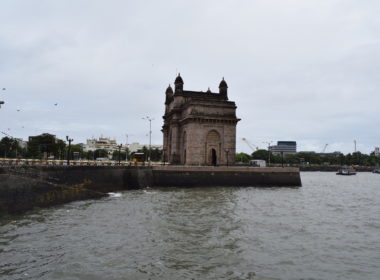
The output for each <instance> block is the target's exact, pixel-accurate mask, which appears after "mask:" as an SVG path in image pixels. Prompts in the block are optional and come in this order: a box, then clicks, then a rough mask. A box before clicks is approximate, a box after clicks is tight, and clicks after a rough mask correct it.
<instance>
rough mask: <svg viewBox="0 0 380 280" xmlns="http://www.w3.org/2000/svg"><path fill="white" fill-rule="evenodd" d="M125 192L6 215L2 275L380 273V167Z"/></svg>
mask: <svg viewBox="0 0 380 280" xmlns="http://www.w3.org/2000/svg"><path fill="white" fill-rule="evenodd" d="M302 181H303V185H304V186H303V187H302V188H266V189H262V188H253V187H252V188H251V187H250V188H214V187H212V188H211V187H210V188H191V189H183V188H170V189H157V190H154V189H148V190H137V191H126V192H123V193H121V194H113V195H112V196H111V197H109V198H105V199H102V200H95V201H81V202H74V203H70V204H67V205H63V206H58V207H54V208H49V209H43V210H36V211H32V212H29V213H27V214H25V215H22V216H17V217H12V218H6V219H5V218H3V219H2V220H0V279H7V280H8V279H91V280H96V279H111V280H112V279H345V280H347V279H376V280H377V279H380V268H379V266H380V242H379V241H380V175H379V174H370V173H359V174H358V175H356V176H347V177H345V176H336V175H335V174H334V173H319V172H317V173H303V174H302Z"/></svg>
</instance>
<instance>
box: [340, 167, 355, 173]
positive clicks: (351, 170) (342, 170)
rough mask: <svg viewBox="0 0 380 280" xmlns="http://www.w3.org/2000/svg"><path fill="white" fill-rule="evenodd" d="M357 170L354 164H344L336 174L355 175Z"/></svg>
mask: <svg viewBox="0 0 380 280" xmlns="http://www.w3.org/2000/svg"><path fill="white" fill-rule="evenodd" d="M355 174H356V170H355V169H354V168H353V167H352V166H342V167H341V168H339V170H338V172H337V173H336V175H355Z"/></svg>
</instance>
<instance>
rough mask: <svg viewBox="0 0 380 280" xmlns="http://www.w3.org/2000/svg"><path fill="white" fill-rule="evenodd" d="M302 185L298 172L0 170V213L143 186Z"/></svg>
mask: <svg viewBox="0 0 380 280" xmlns="http://www.w3.org/2000/svg"><path fill="white" fill-rule="evenodd" d="M194 186H197V187H202V186H257V187H266V186H301V178H300V173H299V169H298V168H259V167H233V166H231V167H209V166H202V167H197V166H154V167H114V166H104V167H96V166H61V167H57V166H14V167H0V214H4V213H15V212H23V211H26V210H29V209H32V208H33V207H35V206H37V207H45V206H51V205H55V204H61V203H66V202H70V201H74V200H83V199H94V198H100V197H103V196H105V195H107V194H106V193H108V192H114V191H120V190H128V189H137V188H145V187H194Z"/></svg>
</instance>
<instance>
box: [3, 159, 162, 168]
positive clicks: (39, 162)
mask: <svg viewBox="0 0 380 280" xmlns="http://www.w3.org/2000/svg"><path fill="white" fill-rule="evenodd" d="M153 165H163V163H161V162H158V163H157V162H155V163H151V166H153ZM0 166H4V167H5V166H57V167H59V166H68V164H67V160H54V159H53V160H51V159H47V160H44V159H12V158H0ZM69 166H118V167H123V166H124V167H129V166H149V162H134V161H120V163H119V161H113V160H109V161H99V160H70V163H69Z"/></svg>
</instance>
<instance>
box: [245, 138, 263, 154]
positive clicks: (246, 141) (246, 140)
mask: <svg viewBox="0 0 380 280" xmlns="http://www.w3.org/2000/svg"><path fill="white" fill-rule="evenodd" d="M241 140H243V141H244V142H245V143H246V144H247V145H248V147H250V148H251V150H252V151H253V152H255V151H257V150H258V149H259V148H258V147H256V149H255V148H254V147H253V145H252V144H251V143H250V142H249V141H248V139H247V138H244V137H243V138H241Z"/></svg>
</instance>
